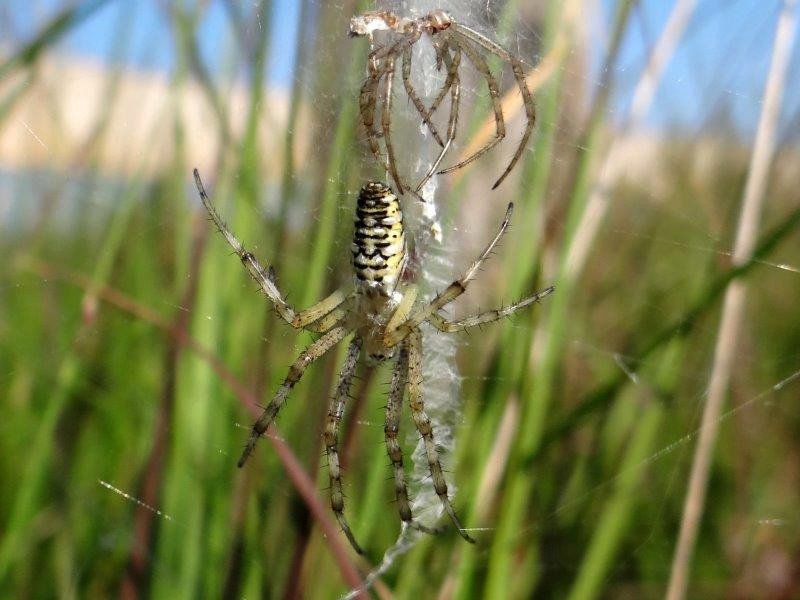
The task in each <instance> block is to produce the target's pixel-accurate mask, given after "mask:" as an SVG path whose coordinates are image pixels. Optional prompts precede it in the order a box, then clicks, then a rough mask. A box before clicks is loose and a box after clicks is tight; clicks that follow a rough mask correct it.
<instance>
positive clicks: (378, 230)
mask: <svg viewBox="0 0 800 600" xmlns="http://www.w3.org/2000/svg"><path fill="white" fill-rule="evenodd" d="M194 178H195V183H196V184H197V189H198V191H199V193H200V198H201V199H202V201H203V205H204V206H205V208H206V210H207V211H208V214H209V216H210V217H211V220H212V221H213V222H214V224H215V225H216V227H217V229H218V230H219V231H220V233H221V234H222V236H223V237H224V238H225V240H226V241H227V242H228V244H229V245H230V246H231V247H232V248H233V250H234V252H236V254H237V256H238V257H239V259H240V260H241V261H242V263H243V264H244V266H245V267H246V268H247V270H248V272H249V273H250V275H251V276H252V277H253V279H255V281H256V282H257V283H258V285H259V287H260V288H261V291H262V292H263V293H264V295H265V296H266V297H267V298H268V299H269V301H270V302H272V303H273V305H274V306H275V309H276V311H277V312H278V314H279V315H280V316H281V318H283V319H284V320H285V321H286V322H287V323H289V324H290V325H292V326H293V327H295V328H298V329H305V330H308V331H311V332H313V333H317V334H320V337H318V338H317V340H316V341H314V342H313V343H312V344H311V345H309V346H308V347H307V348H306V349H305V350H303V352H302V353H301V354H300V356H299V357H298V358H297V360H295V361H294V363H292V365H291V366H290V367H289V372H288V374H287V375H286V378H285V379H284V380H283V383H282V384H281V385H280V387H279V388H278V390H277V391H276V392H275V395H274V396H273V397H272V400H271V401H270V402H269V404H267V407H266V408H265V409H264V412H263V413H262V415H261V417H260V418H259V419H258V420H257V421H256V422H255V424H254V425H253V429H252V432H251V434H250V437H249V439H248V441H247V444H246V446H245V449H244V451H243V452H242V456H241V458H240V459H239V463H238V464H239V466H240V467H241V466H243V465H244V463H245V462H246V461H247V458H248V457H249V456H250V455H251V454H252V453H253V450H254V449H255V446H256V442H257V441H258V439H259V438H260V437H261V436H262V435H263V434H264V433H265V432H266V431H267V428H268V427H269V426H270V424H271V423H272V422H273V421H274V419H275V417H276V416H277V414H278V411H279V410H280V409H281V407H282V406H283V404H284V402H285V401H286V398H287V396H288V395H289V392H290V390H291V389H292V388H293V387H294V385H295V384H296V383H297V382H298V381H299V380H300V378H301V377H302V375H303V373H304V371H305V369H306V367H308V365H309V364H311V363H312V362H314V361H315V360H317V359H318V358H320V357H321V356H322V355H324V354H325V353H326V352H327V351H328V350H330V349H331V348H333V347H334V346H336V345H337V344H338V343H339V342H341V341H342V340H344V339H345V338H346V337H347V336H350V335H352V338H351V340H350V345H349V347H348V350H347V357H346V358H345V361H344V364H343V365H342V368H341V371H340V373H339V382H338V384H337V386H336V392H335V394H334V396H333V398H332V400H331V403H330V406H329V409H328V415H327V418H326V423H325V430H324V434H323V436H324V440H325V450H326V453H327V455H328V465H329V468H328V471H329V476H330V485H331V507H332V508H333V511H334V514H335V515H336V518H337V520H338V521H339V524H340V525H341V527H342V530H343V531H344V533H345V535H346V536H347V538H348V540H350V543H351V544H352V546H353V548H355V549H356V550H357V551H358V552H361V548H360V546H359V545H358V543H357V542H356V540H355V537H354V536H353V533H352V531H351V529H350V526H349V525H348V523H347V520H346V519H345V516H344V496H343V494H342V481H341V474H340V468H339V453H338V436H339V424H340V422H341V419H342V415H343V413H344V408H345V402H346V400H347V398H348V394H349V390H350V383H351V381H352V379H353V376H354V374H355V370H356V365H357V364H358V359H359V356H360V355H361V354H362V351H363V353H364V354H365V355H366V357H367V360H368V361H371V362H380V361H383V360H386V359H388V358H390V357H395V366H394V371H393V374H392V381H391V384H390V386H389V398H388V402H387V407H386V422H385V425H384V435H385V439H386V450H387V453H388V455H389V458H390V460H391V463H392V469H393V473H394V480H395V498H396V500H397V506H398V511H399V513H400V518H401V519H402V520H403V522H404V523H406V524H407V525H409V526H410V527H415V528H417V529H419V530H421V531H426V532H429V531H430V530H429V529H428V528H426V527H423V526H422V525H420V524H418V523H417V522H416V521H414V518H413V515H412V513H411V503H410V501H409V496H408V488H407V486H406V482H405V470H404V468H403V452H402V449H401V446H400V443H399V441H398V433H399V426H400V414H401V406H402V401H403V397H404V396H405V395H406V393H407V395H408V403H409V407H410V409H411V416H412V419H413V421H414V425H415V426H416V428H417V431H418V432H419V434H420V436H421V438H422V440H423V442H424V445H425V453H426V457H427V462H428V465H429V467H430V474H431V480H432V482H433V487H434V490H435V491H436V494H437V495H438V496H439V499H440V500H441V502H442V506H443V507H444V510H445V512H446V513H447V514H448V516H449V517H450V519H451V520H452V521H453V523H454V524H455V526H456V527H457V528H458V531H459V533H460V534H461V536H462V537H463V538H464V539H466V540H468V541H470V542H472V541H473V539H472V538H471V537H470V536H469V535H468V534H467V533H466V532H465V531H464V529H463V527H462V526H461V523H460V521H459V519H458V517H457V516H456V512H455V510H454V509H453V506H452V504H451V503H450V498H449V496H448V493H447V481H446V480H445V477H444V473H443V471H442V466H441V463H440V461H439V452H438V450H437V445H436V440H435V433H434V428H433V424H432V423H431V420H430V418H429V417H428V416H427V414H426V413H425V404H424V399H423V390H422V384H423V382H422V360H423V354H422V334H421V332H420V326H421V325H422V324H423V323H429V324H431V325H432V326H433V327H435V328H436V329H438V330H440V331H444V332H456V331H463V330H466V329H469V328H470V327H474V326H476V325H480V324H482V323H488V322H491V321H496V320H498V319H501V318H503V317H505V316H508V315H510V314H512V313H513V312H515V311H517V310H519V309H520V308H523V307H525V306H529V305H531V304H533V303H534V302H537V301H538V300H540V299H541V298H543V297H544V296H546V295H548V294H550V293H551V292H552V291H553V288H552V287H549V288H547V289H545V290H543V291H541V292H539V293H537V294H534V295H532V296H529V297H527V298H524V299H523V300H520V301H519V302H515V303H514V304H511V305H510V306H507V307H505V308H501V309H498V310H491V311H487V312H483V313H480V314H478V315H474V316H471V317H467V318H464V319H460V320H457V321H450V320H448V319H447V318H446V317H444V316H442V315H441V314H440V313H439V311H440V310H441V309H442V308H444V307H445V306H446V305H448V304H449V303H450V302H452V301H453V300H455V299H456V298H457V297H458V296H460V295H461V294H463V293H464V292H465V291H466V289H467V285H468V284H469V282H470V281H471V280H472V279H473V278H474V277H475V275H476V274H477V272H478V269H479V268H480V266H481V264H482V263H483V261H484V260H486V257H487V256H488V255H489V254H490V253H491V251H492V250H493V248H494V247H495V246H496V244H497V242H498V241H499V240H500V238H501V237H502V235H503V234H504V233H505V231H506V229H507V227H508V222H509V218H510V216H511V210H512V205H511V204H509V205H508V210H507V211H506V216H505V219H504V220H503V223H502V225H501V226H500V231H499V232H498V233H497V235H496V236H495V237H494V239H493V240H492V242H491V243H490V244H489V245H488V246H487V248H486V249H485V250H484V251H483V252H482V253H481V255H480V256H479V257H478V259H477V260H476V261H475V262H473V263H472V265H470V267H469V268H468V269H467V270H466V272H465V273H464V274H463V275H462V276H461V277H460V278H459V279H457V280H455V281H453V283H451V284H450V285H449V286H448V287H447V288H446V289H445V290H444V291H443V292H441V293H439V294H437V295H436V296H435V297H434V298H433V300H431V301H429V302H419V303H418V302H417V288H416V286H415V285H413V284H409V283H407V282H405V281H404V279H403V277H402V274H403V270H404V268H405V265H406V262H407V254H406V242H405V229H404V224H403V214H402V211H401V210H400V204H399V202H398V200H397V196H395V194H394V193H392V191H391V189H389V188H388V187H387V186H386V185H384V184H382V183H374V182H373V183H368V184H367V185H365V186H364V187H363V188H362V189H361V192H360V193H359V196H358V202H357V204H356V218H355V231H354V234H353V243H352V254H353V269H354V274H355V276H354V278H353V281H354V283H353V284H352V285H350V286H348V287H347V288H345V289H341V290H337V291H335V292H333V293H332V294H331V295H330V296H328V297H327V298H325V299H324V300H322V301H320V302H318V303H317V304H315V305H313V306H311V307H310V308H308V309H306V310H303V311H300V312H295V310H294V309H293V308H292V307H291V306H289V304H288V303H287V302H286V300H285V299H284V296H283V294H282V293H281V292H280V290H279V289H278V287H277V285H276V283H275V278H274V277H273V276H272V273H271V271H270V270H269V269H265V268H264V267H262V266H261V264H260V263H259V262H258V261H257V260H256V258H255V257H254V256H253V255H252V254H251V253H250V252H248V251H247V250H245V248H244V246H243V245H242V244H241V242H239V240H238V239H236V237H235V236H234V235H233V234H232V233H231V232H230V230H229V229H228V227H227V226H226V225H225V223H224V221H223V220H222V218H221V217H220V216H219V213H217V211H216V209H215V208H214V206H213V205H212V204H211V201H210V199H209V198H208V195H207V194H206V192H205V189H204V188H203V183H202V181H201V180H200V175H199V174H198V172H197V170H196V169H195V171H194Z"/></svg>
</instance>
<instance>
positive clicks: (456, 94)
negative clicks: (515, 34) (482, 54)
mask: <svg viewBox="0 0 800 600" xmlns="http://www.w3.org/2000/svg"><path fill="white" fill-rule="evenodd" d="M444 60H445V62H446V63H447V67H448V80H449V83H448V82H447V81H446V82H445V86H448V87H449V88H450V118H449V121H448V123H447V142H446V143H445V145H444V146H443V147H442V150H441V151H440V152H439V156H437V157H436V160H434V161H433V163H432V164H431V166H430V168H429V169H428V172H427V173H425V176H424V177H423V178H422V179H420V181H419V183H417V186H416V187H415V188H414V191H415V192H419V191H420V190H421V189H422V186H424V185H425V184H426V183H428V180H429V179H430V178H431V177H433V175H434V173H436V169H438V168H439V165H440V164H441V162H442V159H443V158H444V155H445V154H447V151H448V150H450V145H451V144H452V143H453V140H454V139H455V138H456V126H457V125H458V110H459V101H460V99H461V80H460V79H459V77H458V64H459V62H460V61H461V51H460V50H458V49H456V53H455V55H454V58H453V60H449V59H447V58H445V59H444ZM451 74H452V77H451ZM436 108H437V106H435V105H431V110H430V112H429V113H428V115H427V117H430V113H431V112H433V111H434V110H435V109H436ZM427 117H426V118H427Z"/></svg>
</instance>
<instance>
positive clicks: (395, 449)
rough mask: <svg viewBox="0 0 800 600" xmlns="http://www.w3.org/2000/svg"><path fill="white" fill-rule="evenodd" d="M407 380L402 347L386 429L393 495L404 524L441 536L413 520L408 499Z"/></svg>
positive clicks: (404, 353)
mask: <svg viewBox="0 0 800 600" xmlns="http://www.w3.org/2000/svg"><path fill="white" fill-rule="evenodd" d="M407 378H408V350H407V349H406V347H405V344H403V345H401V347H400V352H399V354H398V357H397V363H396V364H395V368H394V371H393V373H392V382H391V384H390V385H389V401H388V403H387V405H386V423H385V425H384V427H383V433H384V437H385V439H386V452H387V454H388V455H389V460H391V462H392V470H393V474H394V496H395V501H396V502H397V511H398V512H399V513H400V518H401V519H402V521H403V523H405V524H406V525H408V526H409V527H411V528H413V529H416V530H418V531H422V532H423V533H430V534H434V533H439V531H440V529H438V528H432V527H426V526H424V525H422V524H420V523H418V522H416V521H414V518H413V515H412V513H411V504H410V502H409V498H408V486H407V485H406V472H405V468H404V467H403V449H402V448H401V447H400V444H399V442H398V441H397V436H398V433H399V431H400V413H401V411H402V405H403V392H404V391H405V388H406V381H407Z"/></svg>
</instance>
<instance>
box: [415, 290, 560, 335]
mask: <svg viewBox="0 0 800 600" xmlns="http://www.w3.org/2000/svg"><path fill="white" fill-rule="evenodd" d="M555 290H556V288H555V287H554V286H552V285H551V286H550V287H548V288H545V289H543V290H542V291H541V292H536V293H535V294H533V295H532V296H528V297H527V298H523V299H522V300H519V301H518V302H514V304H511V305H509V306H505V307H503V308H497V309H494V310H487V311H485V312H482V313H479V314H477V315H471V316H469V317H464V318H463V319H459V320H457V321H448V320H447V319H445V318H444V317H442V316H441V315H439V314H437V313H433V314H431V315H430V317H429V318H428V322H429V323H430V324H431V325H433V326H434V327H436V329H438V330H439V331H444V332H446V333H455V332H456V331H466V330H467V329H470V328H472V327H475V326H477V325H481V324H483V323H491V322H492V321H499V320H500V319H502V318H504V317H507V316H509V315H511V314H513V313H515V312H517V311H518V310H520V309H522V308H525V307H526V306H530V305H531V304H533V303H534V302H539V300H541V299H542V298H544V297H545V296H549V295H550V294H552V293H553V292H554V291H555Z"/></svg>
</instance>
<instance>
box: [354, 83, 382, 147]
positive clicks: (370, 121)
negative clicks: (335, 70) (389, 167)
mask: <svg viewBox="0 0 800 600" xmlns="http://www.w3.org/2000/svg"><path fill="white" fill-rule="evenodd" d="M369 71H370V72H369V74H368V75H367V79H366V81H364V84H363V85H362V86H361V92H360V93H359V95H358V110H359V113H360V114H361V122H362V123H363V124H364V129H365V130H366V133H367V143H368V144H369V149H370V151H371V152H372V155H373V156H374V157H375V159H376V160H378V161H383V157H382V156H381V148H380V145H379V144H378V132H377V131H375V111H376V104H377V95H378V86H379V85H380V81H381V78H382V77H383V70H382V69H378V68H376V69H375V70H374V71H373V69H369Z"/></svg>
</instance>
